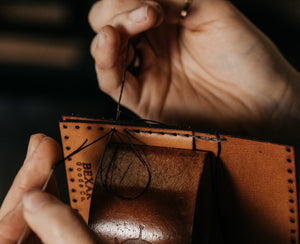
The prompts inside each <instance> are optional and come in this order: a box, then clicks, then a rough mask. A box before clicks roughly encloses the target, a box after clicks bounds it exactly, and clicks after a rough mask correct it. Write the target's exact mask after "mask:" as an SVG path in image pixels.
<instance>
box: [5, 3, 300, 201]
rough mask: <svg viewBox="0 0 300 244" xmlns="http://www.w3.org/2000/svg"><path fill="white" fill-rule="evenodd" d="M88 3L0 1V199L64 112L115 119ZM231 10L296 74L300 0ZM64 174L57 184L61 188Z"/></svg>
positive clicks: (55, 128) (299, 53)
mask: <svg viewBox="0 0 300 244" xmlns="http://www.w3.org/2000/svg"><path fill="white" fill-rule="evenodd" d="M93 2H94V1H91V0H57V1H54V0H14V1H11V0H10V1H3V0H1V2H0V82H1V88H0V128H1V133H0V159H1V163H0V202H1V201H2V200H3V198H4V196H5V194H6V192H7V190H8V188H9V186H10V184H11V182H12V180H13V178H14V176H15V174H16V172H17V170H18V168H19V167H20V165H21V164H22V162H23V159H24V157H25V153H26V149H27V143H28V140H29V137H30V135H31V134H34V133H37V132H42V133H45V134H47V135H49V136H51V137H53V138H55V139H57V140H58V141H60V136H59V129H58V122H59V120H60V118H61V115H63V114H78V115H83V116H93V117H94V116H97V117H106V118H113V116H114V115H115V104H114V103H113V102H112V101H111V99H110V98H108V97H107V96H106V95H104V94H103V93H102V92H101V91H99V89H98V86H97V81H96V77H95V73H94V63H93V61H92V59H91V57H90V54H89V45H90V41H91V39H92V38H93V36H94V34H93V32H92V31H91V29H90V28H89V25H88V22H87V15H88V11H89V9H90V7H91V6H92V4H93ZM235 2H236V3H235V4H236V6H237V7H238V8H239V9H240V10H241V11H242V12H243V13H244V14H245V15H246V16H248V17H249V18H250V19H251V20H252V21H253V22H254V23H255V24H256V25H257V26H258V27H259V28H260V29H262V30H263V31H264V32H265V33H266V34H267V35H268V36H269V37H270V38H271V39H272V40H273V41H274V42H275V43H276V45H277V46H278V47H279V49H280V50H281V51H282V53H283V54H284V56H285V57H286V58H287V59H288V60H289V61H290V62H291V63H292V64H293V65H294V66H295V67H296V68H297V69H298V70H300V35H299V34H300V3H299V0H286V1H282V0H272V1H271V0H252V1H250V0H240V1H235ZM63 175H64V172H63V169H62V168H60V170H59V179H60V182H59V184H60V185H61V186H62V191H63V192H64V191H65V185H64V179H63Z"/></svg>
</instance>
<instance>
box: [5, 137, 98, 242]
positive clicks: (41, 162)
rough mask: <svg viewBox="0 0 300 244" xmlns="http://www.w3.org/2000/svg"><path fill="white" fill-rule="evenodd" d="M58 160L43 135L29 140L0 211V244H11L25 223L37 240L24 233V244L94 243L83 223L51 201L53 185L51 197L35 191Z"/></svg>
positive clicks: (54, 144) (55, 148)
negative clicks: (19, 167) (21, 162)
mask: <svg viewBox="0 0 300 244" xmlns="http://www.w3.org/2000/svg"><path fill="white" fill-rule="evenodd" d="M60 157H61V151H60V147H59V145H58V143H57V142H55V141H54V140H53V139H51V138H49V137H46V136H45V135H43V134H37V135H33V136H32V137H31V139H30V142H29V146H28V151H27V156H26V159H25V161H24V164H23V166H22V167H21V169H20V171H19V172H18V174H17V176H16V178H15V180H14V182H13V184H12V186H11V188H10V190H9V192H8V193H7V196H6V198H5V200H4V201H3V204H2V206H1V208H0V243H1V244H15V243H16V242H17V241H18V239H19V237H20V235H21V233H22V232H23V229H24V227H25V223H28V225H29V227H30V229H31V230H32V231H33V232H34V233H35V234H36V235H37V236H38V237H39V238H37V236H36V235H32V234H30V232H28V233H27V235H26V237H27V241H26V243H30V244H35V243H45V244H60V243H61V244H62V243H75V244H76V243H78V244H79V243H81V244H82V243H84V244H93V243H98V242H97V241H96V237H95V236H94V235H93V234H92V233H91V232H90V230H89V228H88V227H87V226H86V224H85V223H84V221H83V220H82V219H81V218H80V217H79V216H78V215H77V214H76V213H74V211H73V210H71V208H70V207H69V206H67V205H65V204H64V203H62V202H61V201H60V200H58V199H57V198H56V197H54V195H55V194H56V193H57V188H56V185H55V182H54V181H52V182H51V183H50V185H49V189H48V191H49V192H50V193H52V194H49V193H45V192H42V191H40V190H38V189H41V188H42V186H43V184H44V183H45V181H46V179H47V177H48V174H49V172H50V170H51V168H52V166H53V165H54V164H55V163H56V162H58V161H59V159H60ZM29 190H30V191H29ZM74 230H76V231H74ZM40 240H42V242H41V241H40Z"/></svg>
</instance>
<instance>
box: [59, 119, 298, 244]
mask: <svg viewBox="0 0 300 244" xmlns="http://www.w3.org/2000/svg"><path fill="white" fill-rule="evenodd" d="M60 127H61V134H62V142H63V147H64V153H65V156H67V155H68V154H69V153H71V152H72V151H74V150H75V149H77V148H79V147H80V145H82V143H83V142H84V141H85V140H86V139H88V141H89V142H91V141H93V140H96V139H97V138H99V137H100V136H102V135H104V134H105V133H108V132H109V131H111V129H112V128H114V130H116V131H117V132H118V136H117V137H115V136H114V139H113V140H112V141H113V143H120V142H126V136H125V134H126V133H130V135H131V137H132V138H135V139H134V140H132V141H133V143H134V144H135V145H147V146H155V147H168V148H177V149H190V150H192V149H194V150H195V149H196V150H200V151H205V152H210V153H212V154H214V155H215V157H217V158H218V160H217V165H216V167H213V169H212V178H214V182H215V183H214V185H213V188H214V189H213V191H214V202H213V207H214V208H215V210H214V212H215V213H217V217H218V219H219V221H220V231H218V230H217V227H216V231H215V233H216V235H218V236H219V235H220V236H221V238H220V239H224V243H275V244H281V243H298V240H299V239H298V206H297V202H298V199H297V187H296V168H295V154H294V149H293V147H290V146H285V145H277V144H272V143H268V142H261V141H254V140H247V139H241V138H235V137H231V136H227V135H220V136H219V137H217V136H216V135H211V134H207V133H201V132H193V131H188V130H176V129H165V128H164V129H162V128H156V127H148V126H145V127H140V126H132V125H121V124H117V123H114V122H110V121H101V120H94V119H85V118H78V117H64V118H63V120H62V121H61V123H60ZM124 130H125V131H126V133H125V131H124ZM107 140H108V137H105V138H104V139H102V140H100V141H98V142H97V143H95V144H93V145H91V146H90V147H88V148H86V149H84V150H83V151H81V152H80V153H78V154H76V155H74V156H72V158H71V160H68V161H67V162H66V170H67V178H68V179H69V180H68V181H69V182H68V183H69V190H70V192H69V193H70V199H71V206H72V207H73V208H75V209H77V210H78V211H79V212H80V214H81V215H82V216H83V218H84V219H85V220H86V221H88V215H89V206H90V201H91V194H92V188H93V184H94V180H95V177H96V172H97V167H98V164H99V158H101V155H102V152H103V149H104V145H105V144H106V142H107ZM196 213H197V212H196ZM199 231H200V230H199ZM142 233H143V232H142ZM143 234H144V233H143ZM220 239H219V240H218V241H216V242H215V243H220ZM182 243H189V242H182Z"/></svg>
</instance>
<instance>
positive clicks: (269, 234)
mask: <svg viewBox="0 0 300 244" xmlns="http://www.w3.org/2000/svg"><path fill="white" fill-rule="evenodd" d="M225 137H226V139H227V140H226V141H224V142H222V146H221V155H220V161H221V162H220V163H222V164H223V165H222V166H221V167H220V169H219V171H220V172H219V178H218V179H219V182H220V184H219V194H220V195H219V196H220V197H219V201H220V202H219V203H220V205H219V206H220V208H221V212H222V224H223V226H224V230H225V231H224V232H225V233H226V237H227V238H226V240H227V241H228V242H229V243H273V244H275V243H298V208H297V189H296V175H295V162H294V160H295V159H294V151H293V148H292V147H287V146H282V145H276V144H271V143H266V142H258V141H251V140H245V139H243V140H242V139H239V138H233V137H228V136H225ZM233 226H234V227H235V228H232V227H233ZM245 233H247V238H245Z"/></svg>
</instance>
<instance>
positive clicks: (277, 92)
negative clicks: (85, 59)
mask: <svg viewBox="0 0 300 244" xmlns="http://www.w3.org/2000/svg"><path fill="white" fill-rule="evenodd" d="M183 3H184V1H183V0H159V1H157V2H156V1H140V0H127V1H121V0H102V1H99V2H97V3H96V4H95V5H94V6H93V8H92V9H91V12H90V16H89V20H90V24H91V26H92V28H93V29H94V31H95V32H97V33H98V34H97V36H96V37H95V39H94V40H93V42H92V45H91V53H92V55H93V57H94V58H95V62H96V72H97V77H98V81H99V86H100V88H101V89H102V90H103V91H104V92H106V93H107V94H109V95H110V96H111V97H112V98H113V99H115V100H118V97H119V94H120V86H121V80H122V73H123V69H124V66H125V54H126V49H127V48H126V46H127V43H128V40H129V39H131V40H132V41H131V42H132V43H134V45H135V47H136V49H138V50H139V51H140V52H141V53H142V65H141V68H140V72H139V73H138V74H136V75H135V76H134V75H133V74H131V73H129V72H127V74H126V81H125V87H124V95H123V98H122V104H123V105H125V106H126V107H128V108H129V109H131V110H132V111H133V112H135V113H136V114H138V115H140V116H141V117H143V118H146V119H153V120H158V121H161V122H165V123H169V124H181V125H182V124H185V125H187V124H190V125H193V126H197V127H202V128H203V127H204V128H214V129H221V130H227V131H233V132H245V131H246V132H251V133H252V132H254V133H259V132H258V131H259V130H260V129H265V128H264V126H265V127H267V128H269V129H270V130H276V128H277V129H278V128H279V127H280V126H284V125H286V124H285V122H286V121H290V120H293V119H295V117H297V116H299V115H298V112H297V111H298V109H299V106H300V105H299V103H300V102H299V98H298V97H299V94H300V85H299V81H300V76H299V73H298V72H297V71H296V70H294V69H293V68H292V67H291V66H290V65H289V64H288V62H287V61H286V60H285V59H284V58H283V57H282V55H281V54H280V52H279V51H278V50H277V48H276V47H275V45H274V44H273V43H272V42H271V41H270V40H269V39H268V38H267V37H266V36H265V35H264V34H263V33H261V32H260V31H259V30H258V29H257V28H256V27H255V26H254V25H253V24H252V23H250V21H248V20H247V19H246V18H245V17H244V16H243V15H242V14H241V13H240V12H239V11H238V10H237V9H236V8H235V7H234V6H233V5H232V4H231V3H230V2H229V1H224V0H194V1H193V3H192V5H191V8H190V10H189V12H188V15H187V17H186V18H185V19H184V20H179V12H180V9H182V7H183ZM134 10H140V11H137V12H134ZM134 13H136V15H134ZM130 16H132V18H130ZM141 33H143V35H146V36H147V38H148V39H149V40H150V42H151V43H152V45H153V47H154V50H155V51H156V52H157V54H158V57H156V56H155V54H154V53H153V51H152V49H151V47H150V46H149V45H148V43H147V41H146V40H145V39H144V38H139V39H138V40H139V41H138V42H137V41H136V40H137V36H141ZM132 59H133V50H132V48H131V47H130V49H129V60H128V62H127V64H128V63H130V62H131V60H132ZM297 119H299V117H297Z"/></svg>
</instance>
